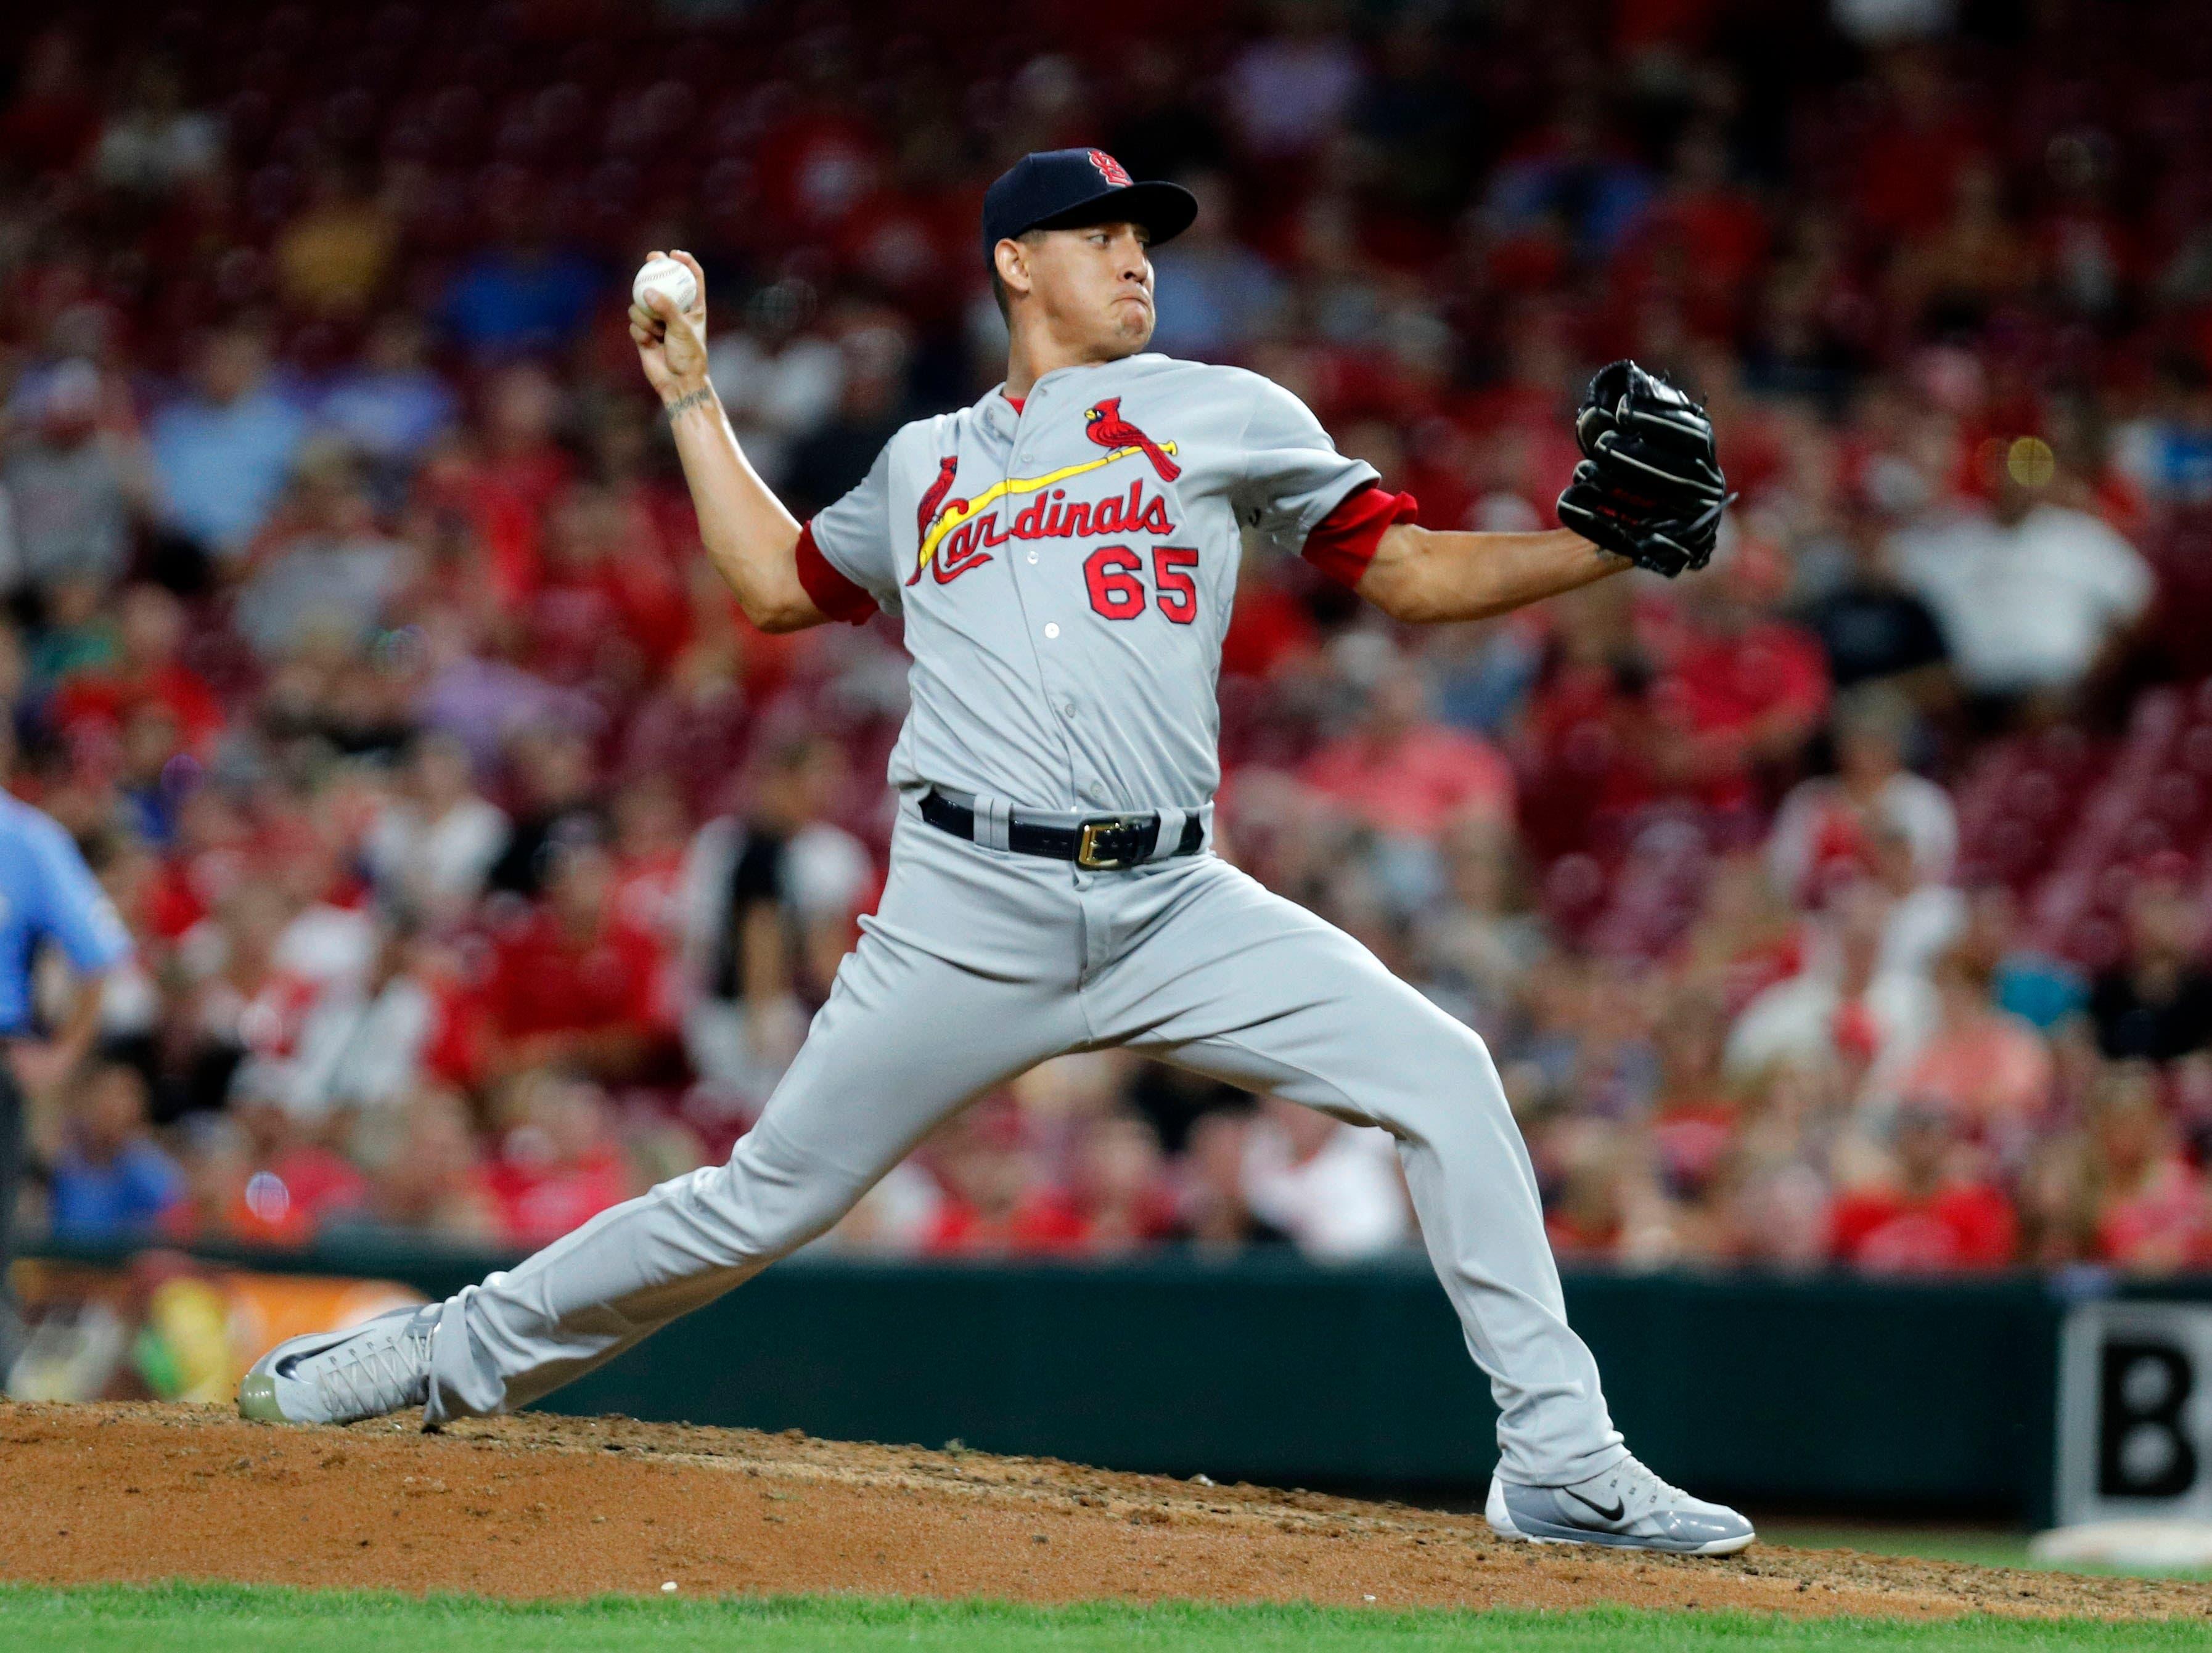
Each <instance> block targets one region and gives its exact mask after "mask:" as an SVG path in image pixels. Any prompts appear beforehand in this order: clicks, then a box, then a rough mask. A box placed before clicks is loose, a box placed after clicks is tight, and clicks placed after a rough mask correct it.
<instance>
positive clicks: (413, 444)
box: [318, 312, 460, 472]
mask: <svg viewBox="0 0 2212 1653" xmlns="http://www.w3.org/2000/svg"><path fill="white" fill-rule="evenodd" d="M422 347H423V337H422V324H421V323H420V322H418V321H417V320H416V318H414V317H412V316H410V315H407V314H405V313H404V312H401V313H398V314H394V315H392V316H388V317H386V318H385V319H384V320H383V321H381V322H380V323H378V324H377V326H376V329H375V330H374V332H372V333H371V334H370V335H369V336H368V345H367V347H366V348H365V349H364V350H363V352H362V361H361V365H360V366H358V367H356V368H354V369H352V370H351V371H349V372H345V373H343V374H341V375H340V376H339V377H338V378H337V379H335V380H334V381H332V383H331V386H330V389H329V391H327V392H326V393H325V395H324V397H323V401H322V406H321V407H320V409H319V410H318V415H319V418H320V420H321V422H322V423H323V424H325V425H326V426H328V427H331V429H333V430H335V431H337V432H338V433H340V434H341V435H343V437H344V438H345V439H346V440H347V441H348V443H349V444H350V445H352V446H353V448H354V449H355V451H357V452H358V453H360V454H361V455H362V457H365V458H366V459H368V461H369V463H371V465H373V466H374V467H376V468H378V469H390V470H392V471H394V472H398V470H400V469H401V468H403V467H404V466H405V465H407V464H408V463H410V462H411V461H413V459H414V458H415V457H416V455H417V454H419V453H420V452H422V450H423V449H424V448H425V447H426V446H428V445H429V443H430V440H431V439H432V438H434V437H435V436H436V435H438V434H439V433H441V431H443V430H445V429H446V427H447V426H449V425H451V424H452V423H453V418H454V415H456V414H458V413H459V410H460V403H459V398H458V397H455V396H454V394H453V387H452V386H451V385H449V384H447V383H446V381H445V380H444V379H442V378H440V377H439V376H438V375H437V374H436V373H434V372H431V371H430V369H429V368H428V366H426V365H425V364H424V362H423V360H422Z"/></svg>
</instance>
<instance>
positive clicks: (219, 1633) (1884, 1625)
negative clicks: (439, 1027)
mask: <svg viewBox="0 0 2212 1653" xmlns="http://www.w3.org/2000/svg"><path fill="white" fill-rule="evenodd" d="M0 1647H4V1648H9V1649H15V1648H21V1649H25V1650H38V1653H68V1650H72V1649H76V1648H100V1649H102V1650H106V1649H112V1648H117V1647H125V1648H130V1649H131V1650H134V1653H137V1650H148V1653H155V1650H159V1653H262V1650H267V1653H351V1650H355V1649H359V1650H362V1653H393V1650H404V1653H448V1650H450V1653H566V1650H570V1649H574V1650H580V1653H581V1650H590V1653H603V1650H604V1653H621V1650H624V1649H631V1648H635V1649H650V1650H653V1653H680V1650H689V1649H695V1648H696V1649H700V1650H707V1649H713V1650H715V1653H728V1650H738V1653H802V1650H803V1653H848V1650H873V1649H878V1648H883V1649H890V1648H898V1649H909V1650H911V1649H924V1650H928V1649H941V1650H945V1653H1034V1650H1049V1653H1091V1650H1098V1653H1105V1650H1109V1649H1111V1650H1116V1653H1119V1650H1123V1649H1139V1650H1142V1649H1163V1650H1175V1653H1217V1650H1218V1653H1273V1650H1297V1653H1339V1650H1342V1653H1352V1650H1358V1653H1370V1650H1381V1653H1416V1650H1420V1653H1427V1650H1432V1649H1433V1650H1439V1653H1441V1650H1444V1649H1449V1650H1452V1653H1488V1650H1498V1653H1504V1650H1511V1653H1708V1650H1713V1649H1722V1650H1735V1649H1742V1650H1750V1649H1759V1648H1775V1649H1786V1650H1793V1653H1795V1650H1827V1649H1838V1650H1849V1653H1890V1650H1898V1653H2029V1650H2036V1653H2042V1650H2054V1653H2055V1650H2060V1649H2074V1648H2082V1649H2092V1650H2100V1653H2102V1650H2118V1649H2130V1650H2133V1649H2146V1650H2161V1653H2162V1650H2167V1649H2180V1648H2190V1649H2197V1648H2212V1632H2208V1631H2207V1630H2204V1629H2202V1628H2199V1627H2198V1626H2194V1625H2186V1624H2140V1625H2098V1624H2087V1623H2081V1622H2078V1621H2057V1620H2042V1621H2026V1622H2023V1621H2020V1620H2002V1619H1979V1618H1978V1619H1960V1620H1951V1621H1949V1622H1946V1623H1939V1624H1905V1623H1899V1622H1895V1621H1892V1620H1782V1619H1767V1618H1759V1617H1753V1616H1750V1615H1747V1614H1666V1613H1639V1612H1632V1611H1630V1610H1628V1609H1626V1608H1597V1609H1594V1610H1591V1611H1589V1612H1583V1613H1559V1614H1546V1613H1522V1612H1515V1613H1440V1612H1438V1613H1390V1612H1383V1611H1378V1610H1376V1609H1372V1608H1370V1609H1366V1610H1364V1611H1363V1610H1359V1609H1352V1608H1305V1607H1237V1608H1223V1607H1182V1606H1171V1607H1123V1606H1115V1605H1112V1604H1107V1603H1092V1604H1089V1605H1085V1606H1079V1607H1067V1608H1025V1607H1012V1606H1007V1605H1005V1604H1002V1603H996V1602H896V1601H884V1600H877V1599H864V1598H858V1597H832V1596H799V1597H784V1598H780V1599H744V1600H731V1599H725V1600H719V1601H699V1602H681V1601H678V1602H654V1601H637V1600H632V1599H627V1598H614V1597H609V1598H605V1599H602V1600H599V1601H594V1602H580V1603H574V1604H566V1605H562V1604H544V1605H540V1604H527V1603H512V1602H489V1601H484V1600H482V1599H479V1598H476V1597H470V1596H455V1595H443V1596H432V1597H429V1598H428V1599H427V1600H425V1599H418V1598H416V1597H411V1596H405V1595H394V1594H389V1593H382V1592H378V1593H364V1592H351V1591H329V1592H310V1591H302V1590H291V1589H270V1588H260V1587H252V1586H246V1585H237V1584H187V1583H173V1584H161V1585H155V1586H151V1587H149V1588H143V1589H142V1588H134V1587H129V1586H123V1585H100V1586H95V1587H92V1588H88V1589H35V1588H31V1587H27V1586H20V1585H0Z"/></svg>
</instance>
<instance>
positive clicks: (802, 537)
mask: <svg viewBox="0 0 2212 1653" xmlns="http://www.w3.org/2000/svg"><path fill="white" fill-rule="evenodd" d="M792 554H793V558H794V560H796V561H797V562H798V564H799V584H800V585H801V586H803V587H805V591H806V595H807V596H810V597H811V598H812V599H813V600H814V606H815V607H816V608H817V609H821V610H822V612H823V614H825V615H829V618H830V619H832V620H842V621H849V622H851V623H852V624H853V625H855V626H865V625H866V624H867V622H868V621H871V620H872V619H874V618H875V615H876V600H875V598H873V597H872V596H869V595H868V594H867V592H866V590H864V589H863V588H862V587H860V586H859V585H856V584H854V583H853V582H852V581H851V580H849V579H848V578H846V577H845V576H844V575H843V574H842V573H841V572H838V570H837V569H836V567H835V566H833V565H832V564H831V563H830V560H829V558H827V557H825V556H823V554H822V548H821V547H820V546H818V545H817V544H815V542H814V524H812V523H811V522H810V523H808V524H806V525H805V527H804V528H802V529H800V530H799V544H798V545H797V546H796V547H795V548H793V553H792ZM1373 554H1374V553H1373V552H1371V551H1370V553H1369V555H1370V556H1372V555H1373Z"/></svg>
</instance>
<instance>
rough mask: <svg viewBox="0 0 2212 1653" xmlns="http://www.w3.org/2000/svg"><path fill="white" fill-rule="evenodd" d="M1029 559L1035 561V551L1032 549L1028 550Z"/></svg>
mask: <svg viewBox="0 0 2212 1653" xmlns="http://www.w3.org/2000/svg"><path fill="white" fill-rule="evenodd" d="M1030 561H1031V562H1035V561H1036V552H1034V551H1032V552H1030Z"/></svg>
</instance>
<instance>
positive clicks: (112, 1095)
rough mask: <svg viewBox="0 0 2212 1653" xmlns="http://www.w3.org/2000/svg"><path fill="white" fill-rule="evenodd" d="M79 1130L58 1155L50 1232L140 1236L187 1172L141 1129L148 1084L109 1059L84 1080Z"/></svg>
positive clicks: (176, 1194)
mask: <svg viewBox="0 0 2212 1653" xmlns="http://www.w3.org/2000/svg"><path fill="white" fill-rule="evenodd" d="M73 1111H74V1113H75V1115H76V1128H75V1131H74V1135H73V1137H72V1140H71V1141H70V1145H69V1147H67V1148H65V1149H64V1150H63V1152H62V1153H60V1154H59V1155H58V1156H57V1158H56V1160H55V1164H54V1169H53V1177H52V1187H51V1190H50V1192H49V1194H48V1196H47V1203H48V1211H49V1219H50V1222H51V1226H52V1229H53V1232H54V1233H55V1234H56V1235H57V1236H58V1237H61V1238H75V1239H97V1238H103V1237H105V1236H108V1235H118V1234H143V1233H145V1232H148V1231H149V1230H150V1229H152V1228H154V1227H155V1226H156V1225H158V1224H159V1223H160V1222H161V1219H162V1218H163V1217H165V1216H166V1215H167V1214H168V1212H169V1210H170V1208H172V1207H173V1206H174V1205H175V1204H176V1203H177V1202H178V1201H179V1200H180V1199H182V1198H183V1197H184V1194H185V1174H184V1172H182V1171H181V1170H179V1168H178V1166H177V1163H176V1161H175V1160H172V1159H170V1158H169V1156H168V1155H167V1154H166V1153H163V1152H162V1151H161V1149H160V1148H159V1147H156V1146H155V1143H154V1141H153V1139H152V1138H151V1137H150V1136H149V1135H148V1134H147V1129H146V1081H144V1079H143V1078H142V1077H140V1075H139V1074H138V1071H137V1069H134V1068H127V1067H125V1066H124V1065H123V1064H122V1063H104V1064H103V1065H101V1066H100V1067H98V1068H95V1069H93V1070H92V1072H91V1073H90V1074H89V1075H88V1076H87V1077H86V1078H85V1079H84V1080H83V1081H82V1087H81V1090H80V1092H79V1094H78V1096H77V1098H76V1106H75V1108H74V1110H73Z"/></svg>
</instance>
